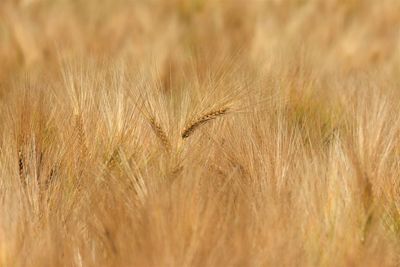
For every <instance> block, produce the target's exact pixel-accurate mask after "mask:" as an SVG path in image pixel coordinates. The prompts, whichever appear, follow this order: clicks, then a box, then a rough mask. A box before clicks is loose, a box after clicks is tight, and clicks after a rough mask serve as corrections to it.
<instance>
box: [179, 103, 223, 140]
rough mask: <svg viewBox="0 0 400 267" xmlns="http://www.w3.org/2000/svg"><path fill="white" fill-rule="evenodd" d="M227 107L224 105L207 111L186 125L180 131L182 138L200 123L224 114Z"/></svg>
mask: <svg viewBox="0 0 400 267" xmlns="http://www.w3.org/2000/svg"><path fill="white" fill-rule="evenodd" d="M228 110H229V109H228V108H227V107H224V108H221V109H217V110H213V111H210V112H207V113H205V114H203V115H201V116H199V117H197V118H195V119H194V120H192V121H191V122H190V123H188V124H187V125H186V127H185V128H184V129H183V131H182V138H188V137H189V136H190V135H191V134H192V133H193V132H194V131H195V130H196V129H197V128H198V127H199V126H200V125H202V124H204V123H206V122H207V121H210V120H214V119H216V118H218V117H219V116H222V115H225V114H226V113H227V112H228Z"/></svg>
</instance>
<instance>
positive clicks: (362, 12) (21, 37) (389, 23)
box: [0, 0, 400, 85]
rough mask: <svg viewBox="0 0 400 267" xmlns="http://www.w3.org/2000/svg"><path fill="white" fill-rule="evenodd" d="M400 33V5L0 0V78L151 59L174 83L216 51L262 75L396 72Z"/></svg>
mask: <svg viewBox="0 0 400 267" xmlns="http://www.w3.org/2000/svg"><path fill="white" fill-rule="evenodd" d="M399 26H400V2H399V1H397V0H381V1H375V0H221V1H217V0H112V1H111V0H101V1H99V0H19V1H17V0H1V1H0V62H1V64H0V81H1V83H2V84H3V85H4V84H5V83H7V81H9V80H10V79H12V78H13V77H14V76H16V75H20V74H21V73H25V72H27V71H29V72H30V73H35V72H41V73H49V72H52V71H53V70H54V68H53V67H52V66H53V64H54V65H56V64H58V62H59V59H60V57H61V56H62V57H76V58H82V57H94V58H107V59H109V58H112V59H116V60H123V61H125V62H128V63H129V62H132V63H134V64H139V65H140V64H142V63H143V62H148V61H155V62H156V63H157V65H158V66H160V69H161V70H162V69H165V71H167V72H168V75H170V74H172V77H173V74H174V69H176V68H178V69H179V66H180V64H182V62H184V61H187V59H188V58H191V57H196V56H197V57H202V58H205V57H208V58H210V59H212V58H213V57H214V56H215V55H220V54H223V55H224V56H226V57H236V58H239V61H243V63H245V62H249V63H257V64H256V65H252V66H257V68H259V69H258V71H263V70H265V69H271V68H272V67H273V66H279V67H283V68H287V65H290V66H297V67H298V66H299V65H307V66H309V67H311V69H314V70H316V71H318V72H319V74H320V75H323V74H329V75H332V74H335V75H346V74H349V73H350V74H351V73H354V72H355V71H376V70H377V69H379V70H383V69H386V71H387V72H393V71H397V69H398V66H399V29H400V27H399ZM293 62H296V64H292V63H293ZM277 63H284V64H277ZM286 63H287V64H286ZM285 66H286V67H285ZM295 68H296V67H294V70H291V71H294V72H296V69H295ZM392 74H394V75H396V73H392Z"/></svg>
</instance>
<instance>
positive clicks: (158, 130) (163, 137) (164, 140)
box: [149, 117, 171, 151]
mask: <svg viewBox="0 0 400 267" xmlns="http://www.w3.org/2000/svg"><path fill="white" fill-rule="evenodd" d="M149 121H150V125H151V128H152V129H153V131H154V134H155V135H156V136H157V138H158V139H159V140H160V142H161V144H162V145H163V146H164V148H165V149H166V150H167V151H170V150H171V143H170V142H169V138H168V136H167V134H166V132H165V131H164V129H163V128H162V127H161V125H160V124H159V123H158V122H157V121H156V119H155V118H154V117H151V118H150V119H149Z"/></svg>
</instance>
